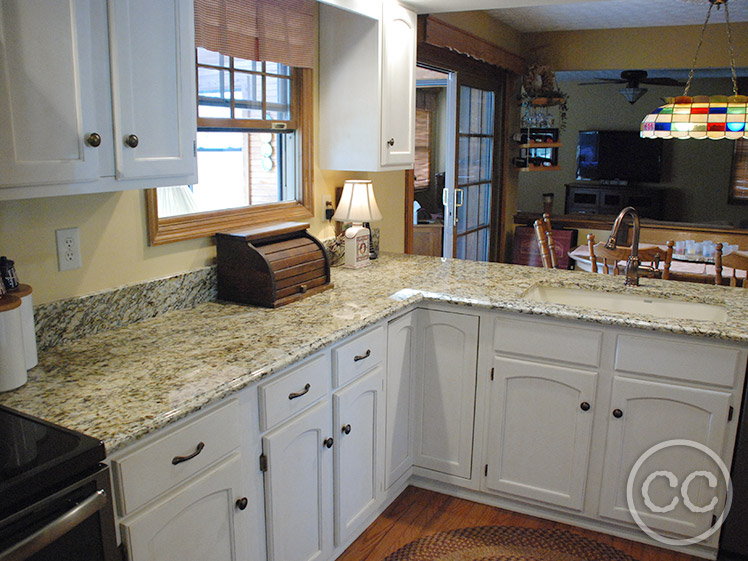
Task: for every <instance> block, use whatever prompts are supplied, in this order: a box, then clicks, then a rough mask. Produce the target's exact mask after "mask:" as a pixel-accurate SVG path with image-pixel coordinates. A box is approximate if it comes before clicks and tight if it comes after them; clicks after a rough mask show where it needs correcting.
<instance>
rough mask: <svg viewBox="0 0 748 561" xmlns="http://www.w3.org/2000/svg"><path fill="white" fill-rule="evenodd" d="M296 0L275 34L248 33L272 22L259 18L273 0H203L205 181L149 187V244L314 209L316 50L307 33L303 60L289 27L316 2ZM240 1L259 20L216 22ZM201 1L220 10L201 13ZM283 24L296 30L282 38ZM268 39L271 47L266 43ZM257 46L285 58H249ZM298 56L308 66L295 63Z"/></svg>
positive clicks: (200, 131) (201, 164)
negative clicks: (236, 28) (237, 26)
mask: <svg viewBox="0 0 748 561" xmlns="http://www.w3.org/2000/svg"><path fill="white" fill-rule="evenodd" d="M291 1H292V3H293V2H296V4H297V5H298V6H297V7H298V11H297V12H298V13H297V12H294V10H290V9H288V6H286V8H284V10H283V12H282V17H283V18H284V19H281V20H278V21H279V22H280V23H283V24H284V25H280V26H276V27H275V28H273V29H272V30H271V31H272V33H271V35H272V36H271V37H268V36H266V37H256V38H255V37H254V36H247V35H246V34H247V33H250V32H251V31H252V30H253V29H256V28H262V29H266V28H267V27H268V26H267V25H260V23H261V22H264V23H267V21H270V20H271V19H273V17H272V16H273V15H274V14H275V12H273V10H277V9H278V8H277V7H276V4H275V3H273V2H266V1H264V0H242V1H241V2H240V3H238V4H237V3H236V0H202V3H196V14H195V19H196V43H197V45H198V47H197V49H196V63H197V64H196V66H197V68H196V75H197V94H198V95H197V97H198V99H197V108H198V110H197V146H196V148H197V165H198V175H199V183H197V184H195V185H181V186H175V187H160V188H158V189H150V190H148V192H147V194H146V200H147V207H148V209H147V210H148V230H149V237H150V243H151V245H157V244H162V243H168V242H172V241H178V240H184V239H190V238H197V237H205V236H210V235H212V234H214V233H215V232H216V231H220V230H228V229H232V228H240V227H243V226H247V225H253V224H260V223H264V222H271V221H277V220H294V219H306V218H308V217H310V216H312V214H313V211H312V193H311V190H312V140H311V139H312V126H311V124H312V99H313V91H312V75H311V72H312V71H311V70H310V69H309V68H308V67H309V66H310V61H309V60H306V58H309V51H312V52H315V51H314V48H313V43H312V44H311V45H310V43H309V41H308V40H306V41H307V42H306V45H307V48H306V49H305V52H304V56H305V57H306V58H305V59H301V58H300V57H299V53H298V51H299V44H298V41H299V35H300V34H299V33H293V34H291V33H290V32H289V31H288V29H298V28H300V27H310V25H309V22H310V17H311V23H312V24H313V23H314V17H315V15H314V14H316V12H315V11H310V6H314V4H315V3H314V2H309V1H308V0H291ZM234 4H236V6H239V7H240V9H241V15H240V18H245V19H246V20H247V21H248V22H252V21H254V22H256V23H257V24H258V25H255V26H252V25H245V26H243V27H241V29H242V30H243V33H244V35H243V36H242V37H237V36H236V34H233V35H232V34H231V32H230V31H228V30H227V29H224V28H222V27H220V26H216V25H215V23H216V22H219V23H222V22H225V21H226V18H225V16H226V15H227V14H231V15H232V16H233V15H236V14H237V13H239V12H237V11H236V10H237V8H236V6H234ZM203 5H205V6H208V5H209V8H210V9H212V10H217V12H216V13H219V14H221V15H222V17H210V16H201V14H202V12H201V10H202V9H203V8H204V7H205V6H203ZM314 9H315V10H316V8H314ZM294 17H296V19H294ZM275 19H277V18H275ZM275 19H273V21H275ZM245 23H246V22H245ZM276 23H277V22H276ZM302 24H303V25H302ZM248 30H249V31H248ZM283 33H287V34H289V37H285V38H284V37H282V36H283ZM203 36H204V37H203ZM201 37H202V38H201ZM279 37H280V39H287V40H286V41H285V42H283V41H282V40H279ZM232 40H234V42H235V45H232V44H230V43H231V41H232ZM263 41H266V42H267V41H269V43H263ZM294 41H295V43H293V44H292V42H294ZM263 44H270V45H271V46H272V47H273V48H272V49H266V48H265V49H263ZM201 45H202V46H201ZM206 45H207V46H206ZM257 45H259V46H257ZM279 45H281V47H279ZM283 45H286V47H285V48H284V47H283ZM255 47H256V50H251V49H254V48H255ZM248 49H250V50H248ZM219 50H220V51H221V52H218V51H219ZM260 51H262V52H266V53H267V52H271V53H272V54H271V55H270V56H277V57H278V59H279V60H282V61H283V63H281V62H272V61H269V60H251V59H249V58H244V57H246V56H252V57H255V58H258V59H259V58H261V57H260V56H259V52H260ZM286 55H288V56H286ZM294 60H299V61H300V62H299V64H301V65H303V66H304V68H300V67H294V66H293V64H294V62H293V61H294ZM312 62H313V57H312Z"/></svg>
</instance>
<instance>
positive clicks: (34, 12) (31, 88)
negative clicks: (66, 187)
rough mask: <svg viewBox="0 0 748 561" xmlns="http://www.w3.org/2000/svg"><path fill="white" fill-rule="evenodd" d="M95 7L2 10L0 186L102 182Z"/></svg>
mask: <svg viewBox="0 0 748 561" xmlns="http://www.w3.org/2000/svg"><path fill="white" fill-rule="evenodd" d="M91 1H93V2H95V1H97V0H67V1H59V2H49V1H48V0H7V1H5V0H4V1H3V3H2V4H0V34H1V37H0V62H1V64H0V66H1V67H2V68H3V72H1V73H0V131H1V132H0V138H1V140H0V170H1V171H0V187H3V188H5V187H8V186H13V185H49V184H53V183H72V182H93V181H96V179H98V177H99V162H98V157H99V153H100V152H101V150H99V149H98V148H94V147H92V146H91V145H90V144H88V143H87V142H86V139H87V138H88V136H89V135H90V134H91V133H94V132H97V131H98V132H99V133H100V134H103V135H106V134H107V131H100V130H99V128H98V126H99V123H98V121H97V118H96V107H95V102H94V96H96V93H97V88H99V87H101V84H96V88H95V87H94V80H93V79H92V78H93V71H92V56H93V55H92V49H93V46H92V40H91V15H92V14H91ZM104 85H105V87H108V86H107V85H106V84H104ZM110 147H111V145H110ZM110 151H111V148H110Z"/></svg>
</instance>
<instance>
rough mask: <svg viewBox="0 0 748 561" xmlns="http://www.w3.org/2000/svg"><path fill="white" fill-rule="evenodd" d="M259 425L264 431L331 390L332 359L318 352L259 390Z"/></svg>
mask: <svg viewBox="0 0 748 561" xmlns="http://www.w3.org/2000/svg"><path fill="white" fill-rule="evenodd" d="M257 391H258V395H259V400H260V428H261V429H262V430H263V431H265V430H269V429H271V428H273V427H274V426H276V425H277V424H278V423H281V422H283V421H285V420H286V419H288V418H289V417H292V416H293V415H295V414H296V413H298V412H299V411H301V410H302V409H305V408H306V407H307V406H309V405H311V404H312V403H314V402H315V401H317V400H318V399H320V398H321V397H323V396H325V395H327V393H328V392H329V391H330V362H329V360H328V358H327V355H326V354H324V355H319V356H318V357H316V358H314V359H312V360H311V361H309V362H307V363H306V364H304V365H302V366H299V367H298V368H294V369H293V370H291V371H290V372H288V373H287V374H285V375H284V376H281V377H280V378H278V379H277V380H274V381H272V382H268V383H267V384H263V385H262V386H260V387H259V388H258V389H257Z"/></svg>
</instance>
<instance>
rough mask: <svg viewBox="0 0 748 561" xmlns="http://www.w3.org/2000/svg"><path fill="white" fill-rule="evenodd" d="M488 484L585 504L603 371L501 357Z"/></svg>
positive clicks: (493, 394) (493, 389) (493, 387)
mask: <svg viewBox="0 0 748 561" xmlns="http://www.w3.org/2000/svg"><path fill="white" fill-rule="evenodd" d="M492 374H493V380H492V381H491V384H490V389H489V391H490V398H489V420H488V426H487V427H486V433H487V443H488V446H487V457H486V467H485V473H486V486H487V487H488V488H489V489H492V490H495V491H501V492H504V493H509V494H512V495H516V496H518V497H524V498H528V499H534V500H537V501H543V502H545V503H550V504H553V505H559V506H564V507H568V508H571V509H574V510H582V507H583V504H584V488H585V483H586V481H587V464H588V459H589V453H590V442H591V438H592V417H593V413H594V411H593V405H595V389H596V383H597V372H587V371H583V370H579V369H575V368H568V367H561V366H552V365H548V364H541V363H536V362H530V361H526V360H520V359H513V358H506V357H495V358H494V361H493V371H492Z"/></svg>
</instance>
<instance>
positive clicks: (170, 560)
mask: <svg viewBox="0 0 748 561" xmlns="http://www.w3.org/2000/svg"><path fill="white" fill-rule="evenodd" d="M241 488H242V477H241V470H240V456H239V455H238V454H234V455H233V456H231V457H229V459H227V460H225V461H223V462H222V463H220V464H219V465H218V466H216V467H214V468H212V469H209V470H207V471H206V472H205V473H204V474H203V475H201V476H199V477H198V478H197V479H195V480H194V481H192V482H191V483H189V484H188V485H187V486H186V487H183V488H182V489H181V490H180V491H178V492H177V493H175V494H173V495H168V496H167V497H166V498H165V499H164V500H163V501H161V502H159V503H156V504H155V505H153V506H152V507H150V508H148V509H146V510H145V511H143V512H142V513H141V514H139V515H136V516H134V517H132V518H131V519H129V520H128V521H127V522H123V523H122V525H121V529H122V536H123V540H124V541H125V543H126V545H127V550H128V552H129V554H130V560H131V561H207V560H210V561H240V560H242V559H248V556H249V551H248V548H247V535H248V532H249V531H251V528H252V527H253V526H254V525H255V524H258V523H259V521H250V520H247V519H246V516H247V515H248V511H247V512H246V513H245V512H243V511H241V510H239V509H238V508H237V506H236V501H237V500H238V499H240V498H242V497H243V495H242V494H241V493H242V491H241Z"/></svg>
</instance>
